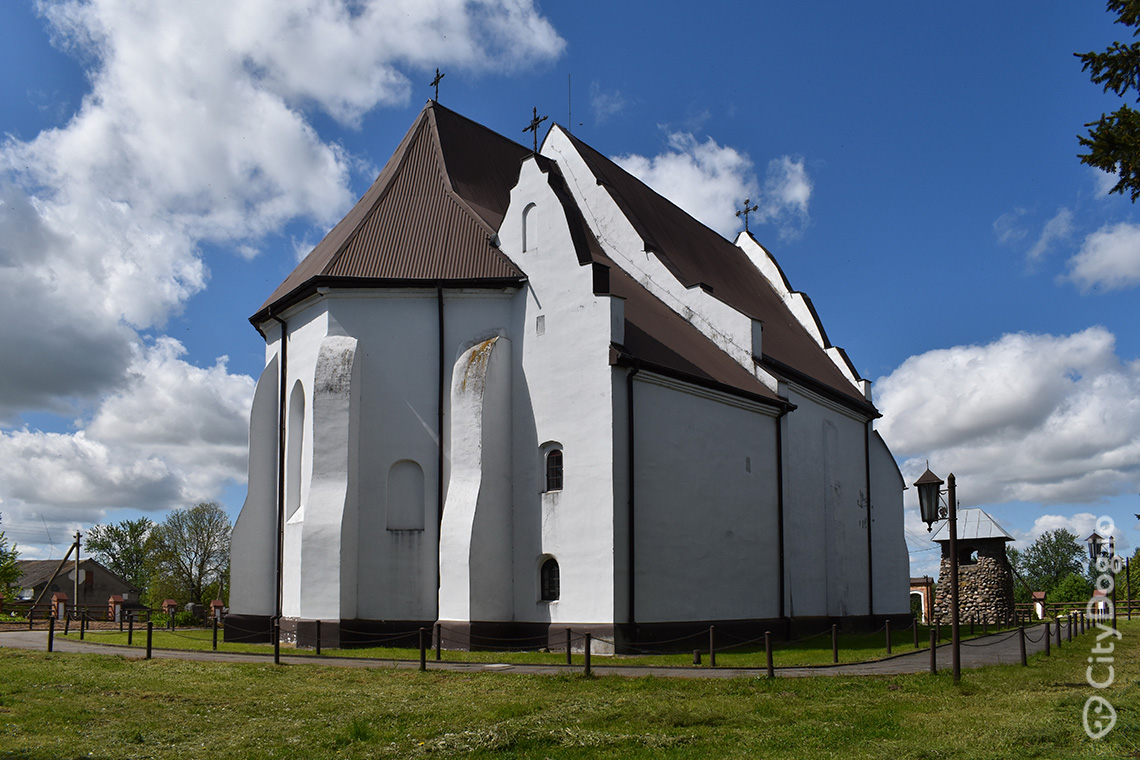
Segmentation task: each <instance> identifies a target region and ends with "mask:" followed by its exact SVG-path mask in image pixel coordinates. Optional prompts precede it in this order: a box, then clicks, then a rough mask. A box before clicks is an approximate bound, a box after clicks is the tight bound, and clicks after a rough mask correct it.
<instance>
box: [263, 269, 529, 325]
mask: <svg viewBox="0 0 1140 760" xmlns="http://www.w3.org/2000/svg"><path fill="white" fill-rule="evenodd" d="M525 282H526V278H525V277H501V278H492V277H477V278H457V279H434V280H424V279H419V278H414V277H336V276H332V275H318V276H317V277H313V278H311V279H309V280H306V281H305V282H303V283H301V285H299V286H298V287H297V288H295V289H294V290H292V291H290V292H289V293H288V294H286V295H284V296H282V297H281V298H278V299H277V301H276V302H275V303H273V304H270V305H268V306H265V307H263V308H262V309H261V310H260V311H258V312H257V313H256V314H254V315H253V316H252V317H250V318H249V322H250V324H252V325H253V326H254V327H257V326H258V325H259V324H261V323H262V322H264V321H266V320H267V319H269V315H270V313H273V314H280V313H281V312H282V311H284V310H285V309H288V308H289V307H291V306H295V305H296V304H299V303H300V302H301V301H304V300H305V299H306V298H309V297H311V296H314V295H316V293H317V291H318V290H319V289H320V288H335V289H346V290H347V289H350V288H373V289H378V288H407V289H409V290H411V289H416V288H419V289H424V290H426V289H429V288H437V287H442V288H449V289H452V290H458V289H460V288H468V289H484V290H499V289H501V288H518V287H522V285H523V284H524V283H525Z"/></svg>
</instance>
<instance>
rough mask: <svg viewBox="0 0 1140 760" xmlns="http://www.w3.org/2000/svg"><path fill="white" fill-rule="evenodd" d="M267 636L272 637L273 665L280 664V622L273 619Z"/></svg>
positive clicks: (277, 619) (278, 619)
mask: <svg viewBox="0 0 1140 760" xmlns="http://www.w3.org/2000/svg"><path fill="white" fill-rule="evenodd" d="M269 635H270V636H272V637H273V664H274V665H280V664H281V620H280V618H274V619H273V623H272V624H271V626H270V630H269Z"/></svg>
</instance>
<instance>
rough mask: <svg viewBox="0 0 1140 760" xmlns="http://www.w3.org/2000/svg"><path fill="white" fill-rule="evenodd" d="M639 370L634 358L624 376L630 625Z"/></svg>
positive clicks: (633, 596)
mask: <svg viewBox="0 0 1140 760" xmlns="http://www.w3.org/2000/svg"><path fill="white" fill-rule="evenodd" d="M640 371H641V364H640V363H639V362H638V361H637V360H636V359H634V360H633V366H632V367H630V370H629V374H627V375H626V376H625V389H626V403H627V407H626V415H625V418H626V479H627V480H628V483H629V485H628V489H629V490H628V494H629V501H628V502H627V504H626V517H625V519H626V523H627V529H626V542H627V543H626V560H627V563H628V567H627V570H626V573H627V575H628V589H627V591H628V594H629V596H628V599H627V602H626V603H627V604H628V605H629V623H630V625H631V626H632V625H635V624H636V623H637V618H636V616H635V615H634V604H635V602H636V601H637V590H636V588H635V584H634V571H635V566H636V563H635V561H634V559H635V556H634V551H635V550H634V530H633V524H634V523H633V520H634V514H635V512H634V497H635V495H636V493H635V483H636V477H635V476H636V467H635V466H634V458H633V457H634V443H633V429H634V425H633V377H634V375H636V374H637V373H638V372H640ZM630 635H631V636H632V635H633V631H630Z"/></svg>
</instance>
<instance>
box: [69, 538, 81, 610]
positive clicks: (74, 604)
mask: <svg viewBox="0 0 1140 760" xmlns="http://www.w3.org/2000/svg"><path fill="white" fill-rule="evenodd" d="M79 538H80V533H79V531H75V596H73V597H71V599H72V602H71V609H72V612H73V613H74V615H75V616H76V617H78V616H79Z"/></svg>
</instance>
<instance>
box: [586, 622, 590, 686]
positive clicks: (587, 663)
mask: <svg viewBox="0 0 1140 760" xmlns="http://www.w3.org/2000/svg"><path fill="white" fill-rule="evenodd" d="M590 639H591V636H590V632H589V631H586V647H585V655H586V670H585V672H586V675H591V673H590V649H591V646H590Z"/></svg>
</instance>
